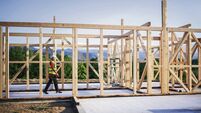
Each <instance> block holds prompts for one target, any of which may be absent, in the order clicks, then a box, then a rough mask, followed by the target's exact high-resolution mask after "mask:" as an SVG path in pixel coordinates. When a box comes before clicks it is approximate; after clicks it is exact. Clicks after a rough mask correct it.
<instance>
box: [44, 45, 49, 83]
mask: <svg viewBox="0 0 201 113" xmlns="http://www.w3.org/2000/svg"><path fill="white" fill-rule="evenodd" d="M45 59H46V61H49V51H48V46H46V48H45ZM48 67H49V63H46V64H45V81H46V83H47V82H48V77H49V70H48Z"/></svg>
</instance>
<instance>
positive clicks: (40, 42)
mask: <svg viewBox="0 0 201 113" xmlns="http://www.w3.org/2000/svg"><path fill="white" fill-rule="evenodd" d="M39 33H40V36H39V84H40V90H39V91H40V92H39V95H40V97H42V96H43V50H42V49H43V45H42V38H43V33H42V28H41V27H40V28H39Z"/></svg>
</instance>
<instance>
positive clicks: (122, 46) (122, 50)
mask: <svg viewBox="0 0 201 113" xmlns="http://www.w3.org/2000/svg"><path fill="white" fill-rule="evenodd" d="M121 26H124V20H123V19H121ZM123 33H124V30H123V29H121V35H123ZM123 52H124V39H123V38H122V39H121V66H120V69H121V85H122V86H124V55H123Z"/></svg>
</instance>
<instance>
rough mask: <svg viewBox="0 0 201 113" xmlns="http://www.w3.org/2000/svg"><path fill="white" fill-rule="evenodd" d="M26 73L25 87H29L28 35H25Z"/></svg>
mask: <svg viewBox="0 0 201 113" xmlns="http://www.w3.org/2000/svg"><path fill="white" fill-rule="evenodd" d="M26 75H27V77H26V78H27V89H29V37H26Z"/></svg>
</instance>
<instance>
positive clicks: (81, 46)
mask: <svg viewBox="0 0 201 113" xmlns="http://www.w3.org/2000/svg"><path fill="white" fill-rule="evenodd" d="M25 46H26V44H10V47H25ZM29 46H35V47H39V44H29ZM44 46H48V47H54V44H43V47H44ZM56 46H57V47H62V44H56ZM64 47H72V46H71V45H68V44H65V45H64ZM78 47H79V48H86V47H87V45H85V44H79V45H78ZM88 47H91V48H98V47H99V45H95V44H93V45H88ZM103 47H104V48H107V45H103Z"/></svg>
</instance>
